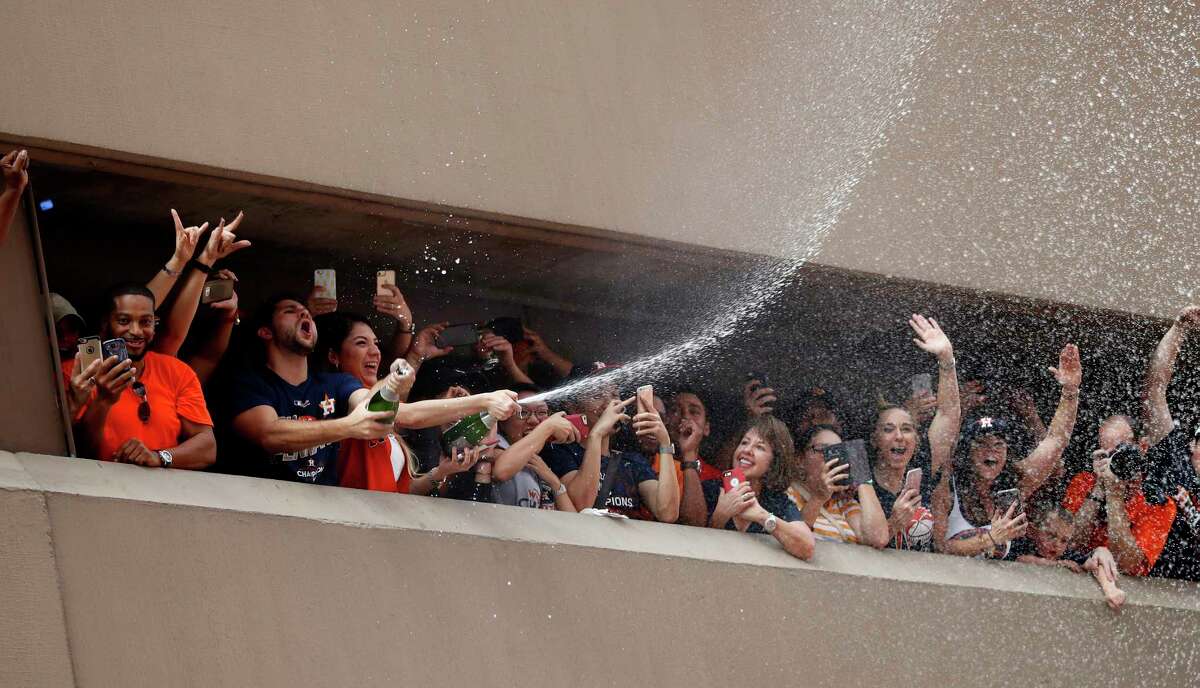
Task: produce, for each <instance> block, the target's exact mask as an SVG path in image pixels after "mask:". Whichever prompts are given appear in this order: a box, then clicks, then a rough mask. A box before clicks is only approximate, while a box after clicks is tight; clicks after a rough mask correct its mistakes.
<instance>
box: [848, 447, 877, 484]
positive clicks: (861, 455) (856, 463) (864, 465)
mask: <svg viewBox="0 0 1200 688" xmlns="http://www.w3.org/2000/svg"><path fill="white" fill-rule="evenodd" d="M842 444H844V445H846V459H847V461H848V462H849V463H850V483H851V487H853V488H856V489H857V488H858V486H859V485H866V484H867V483H869V482H871V481H872V480H874V478H875V476H874V475H873V474H872V473H871V460H870V459H868V458H867V444H866V443H865V442H863V441H862V440H846V441H844V442H842Z"/></svg>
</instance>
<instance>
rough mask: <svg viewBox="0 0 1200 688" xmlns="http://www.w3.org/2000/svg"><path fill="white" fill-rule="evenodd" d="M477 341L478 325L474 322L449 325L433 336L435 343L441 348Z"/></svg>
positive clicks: (465, 344)
mask: <svg viewBox="0 0 1200 688" xmlns="http://www.w3.org/2000/svg"><path fill="white" fill-rule="evenodd" d="M477 341H479V326H478V325H476V324H475V323H459V324H457V325H450V326H448V327H447V328H446V329H444V330H442V331H441V333H440V334H438V336H437V337H435V343H436V344H437V345H438V347H440V348H443V349H444V348H446V347H448V346H467V345H471V344H474V343H475V342H477Z"/></svg>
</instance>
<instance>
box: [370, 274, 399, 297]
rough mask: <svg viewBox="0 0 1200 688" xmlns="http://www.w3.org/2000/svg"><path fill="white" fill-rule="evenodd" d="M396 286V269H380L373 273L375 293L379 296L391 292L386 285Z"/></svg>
mask: <svg viewBox="0 0 1200 688" xmlns="http://www.w3.org/2000/svg"><path fill="white" fill-rule="evenodd" d="M394 286H396V271H395V270H380V271H378V272H376V273H375V293H376V294H378V295H379V296H387V295H389V294H391V293H392V292H391V291H389V290H388V289H387V287H394Z"/></svg>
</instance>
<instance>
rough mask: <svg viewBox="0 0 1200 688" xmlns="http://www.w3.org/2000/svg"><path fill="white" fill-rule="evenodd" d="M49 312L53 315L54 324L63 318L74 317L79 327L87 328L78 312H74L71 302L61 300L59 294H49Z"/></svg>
mask: <svg viewBox="0 0 1200 688" xmlns="http://www.w3.org/2000/svg"><path fill="white" fill-rule="evenodd" d="M50 311H51V312H52V313H54V323H55V324H58V323H59V321H61V320H62V319H63V318H66V317H68V316H74V317H75V318H76V319H77V320H79V326H80V327H87V323H86V322H85V321H84V319H83V316H82V315H80V314H79V311H77V310H75V307H74V306H72V305H71V302H70V301H68V300H66V299H65V298H63V297H62V296H61V295H60V294H55V293H51V294H50Z"/></svg>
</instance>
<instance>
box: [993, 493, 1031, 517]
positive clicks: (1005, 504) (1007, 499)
mask: <svg viewBox="0 0 1200 688" xmlns="http://www.w3.org/2000/svg"><path fill="white" fill-rule="evenodd" d="M1013 504H1016V505H1017V510H1016V511H1014V512H1013V516H1014V517H1015V516H1016V515H1017V514H1019V513H1021V512H1022V511H1024V510H1025V506H1024V505H1023V504H1021V491H1020V490H1018V489H1016V488H1012V489H1008V490H998V491H996V492H993V493H992V505H993V506H995V507H996V511H998V512H999V513H1002V514H1007V513H1008V508H1009V507H1010V506H1012V505H1013Z"/></svg>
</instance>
